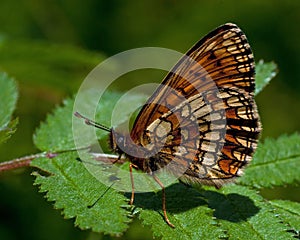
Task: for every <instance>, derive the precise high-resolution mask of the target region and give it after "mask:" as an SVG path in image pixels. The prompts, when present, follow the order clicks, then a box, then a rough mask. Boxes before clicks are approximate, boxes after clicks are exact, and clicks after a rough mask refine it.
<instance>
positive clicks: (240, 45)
mask: <svg viewBox="0 0 300 240" xmlns="http://www.w3.org/2000/svg"><path fill="white" fill-rule="evenodd" d="M211 79H212V81H211ZM215 86H217V87H227V88H230V87H236V88H238V89H242V90H244V92H245V94H247V95H251V96H252V95H253V92H254V87H255V83H254V59H253V54H252V51H251V49H250V46H249V44H248V41H247V39H246V36H245V35H244V33H243V32H242V31H241V29H240V28H239V27H237V26H236V25H235V24H231V23H228V24H225V25H223V26H220V27H219V28H217V29H215V30H214V31H212V32H211V33H209V34H208V35H207V36H205V37H204V38H203V39H201V40H200V41H199V42H197V43H196V44H195V45H194V46H193V47H192V48H191V49H190V50H189V51H188V52H187V53H186V55H185V56H184V57H182V58H181V59H180V60H179V61H178V63H177V64H176V65H175V66H174V67H173V69H172V70H171V71H170V72H169V73H168V74H167V76H166V77H165V79H164V80H163V82H162V83H161V85H160V87H159V88H158V89H157V90H156V91H155V93H154V94H153V95H152V96H151V97H150V98H149V100H148V101H147V102H146V104H145V105H144V107H143V108H142V110H141V111H140V113H139V115H138V117H137V118H136V121H135V123H134V125H133V129H132V131H131V138H132V139H133V140H134V141H135V142H137V143H138V142H139V141H140V138H141V135H142V134H143V132H144V130H145V129H146V128H147V126H149V124H151V123H152V122H153V121H155V120H156V119H158V118H159V117H160V116H161V115H162V114H164V113H165V112H167V111H169V110H171V109H173V108H174V107H176V106H177V105H179V104H180V103H181V102H183V101H184V100H185V99H187V98H189V97H191V96H193V95H195V94H198V93H199V92H204V91H207V90H209V89H211V88H213V87H215Z"/></svg>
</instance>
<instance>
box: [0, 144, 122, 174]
mask: <svg viewBox="0 0 300 240" xmlns="http://www.w3.org/2000/svg"><path fill="white" fill-rule="evenodd" d="M82 149H87V148H82ZM82 149H77V150H82ZM70 151H74V149H72V150H70ZM63 152H67V151H61V152H54V153H52V152H43V153H37V154H33V155H29V156H24V157H20V158H16V159H13V160H10V161H6V162H1V163H0V174H1V173H2V172H6V171H10V170H15V169H18V168H23V167H29V166H30V163H31V162H32V160H34V159H36V158H39V157H46V158H49V159H50V158H54V157H56V156H57V155H59V154H60V153H63ZM90 154H92V155H93V157H94V159H95V160H96V161H99V162H104V163H112V164H113V163H114V162H115V161H116V159H118V156H117V155H111V154H104V153H90ZM124 162H125V159H124V158H121V159H119V160H118V163H124Z"/></svg>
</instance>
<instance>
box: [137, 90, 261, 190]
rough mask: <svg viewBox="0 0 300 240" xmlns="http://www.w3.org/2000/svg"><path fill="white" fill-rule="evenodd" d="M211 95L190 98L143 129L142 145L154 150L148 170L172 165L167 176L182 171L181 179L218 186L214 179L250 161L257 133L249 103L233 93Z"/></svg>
mask: <svg viewBox="0 0 300 240" xmlns="http://www.w3.org/2000/svg"><path fill="white" fill-rule="evenodd" d="M211 95H213V92H212V91H208V92H207V93H205V94H202V95H201V94H198V95H195V96H193V97H191V98H189V99H188V100H187V101H185V102H183V103H181V104H180V105H178V106H177V107H175V108H174V109H172V110H171V111H169V112H167V113H165V114H164V115H162V116H161V117H160V118H159V119H157V120H156V121H154V122H153V123H152V124H151V125H149V127H148V128H147V134H148V136H149V139H150V140H149V142H144V143H142V144H143V145H145V146H146V147H148V148H150V149H152V148H155V147H158V148H159V149H158V150H159V152H158V154H157V155H156V156H155V157H154V158H155V159H153V166H152V170H153V171H155V170H158V169H160V168H162V167H164V166H165V165H167V164H168V163H170V162H171V161H172V163H173V164H174V165H173V168H171V169H170V170H171V171H172V172H173V173H175V174H176V171H182V168H185V170H184V171H182V173H183V172H184V175H183V176H182V178H181V179H182V180H184V181H186V180H187V181H189V182H202V183H206V184H215V185H218V183H216V182H214V180H217V179H222V181H225V180H226V179H230V178H232V177H235V176H238V175H239V174H240V173H241V168H242V167H243V166H244V165H245V164H247V163H248V162H249V161H250V160H251V156H252V154H253V151H254V150H255V148H256V143H257V138H258V135H259V132H260V125H259V117H258V114H257V110H256V105H255V103H254V102H253V101H252V100H251V99H250V98H248V97H246V96H245V94H244V93H242V92H241V91H240V90H239V91H238V90H237V89H219V99H217V98H216V99H215V100H212V98H211ZM208 99H210V101H208ZM220 99H221V101H220ZM195 106H198V107H195ZM213 109H214V110H213ZM161 143H164V145H163V146H162V147H161V146H160V144H161ZM147 144H149V145H147Z"/></svg>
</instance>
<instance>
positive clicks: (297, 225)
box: [270, 200, 300, 238]
mask: <svg viewBox="0 0 300 240" xmlns="http://www.w3.org/2000/svg"><path fill="white" fill-rule="evenodd" d="M270 203H271V205H272V206H273V207H274V212H275V213H277V214H278V217H279V218H280V219H281V220H282V222H283V223H285V224H286V225H287V226H288V227H289V228H290V229H289V231H290V232H292V233H294V234H295V236H294V237H295V238H299V237H300V221H299V219H300V203H297V202H291V201H287V200H286V201H285V200H272V201H270Z"/></svg>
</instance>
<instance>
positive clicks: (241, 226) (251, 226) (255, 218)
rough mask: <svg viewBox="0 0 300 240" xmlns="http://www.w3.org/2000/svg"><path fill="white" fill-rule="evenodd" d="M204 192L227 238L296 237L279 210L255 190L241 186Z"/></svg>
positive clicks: (228, 186)
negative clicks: (279, 216)
mask: <svg viewBox="0 0 300 240" xmlns="http://www.w3.org/2000/svg"><path fill="white" fill-rule="evenodd" d="M208 189H211V190H210V191H206V192H204V196H205V197H206V198H207V199H208V204H209V206H210V207H211V208H213V209H215V212H214V216H215V217H216V220H217V221H218V223H219V226H220V227H221V228H222V229H224V230H225V231H226V233H227V236H228V239H248V238H249V236H251V237H250V239H251V240H252V239H253V240H254V239H276V240H277V239H284V240H285V239H293V237H292V234H290V233H288V232H287V231H286V230H287V228H286V227H285V226H284V225H283V224H281V222H280V221H281V219H279V218H278V217H277V215H276V213H274V212H273V208H272V207H271V205H270V204H268V202H266V201H265V200H264V199H263V198H262V197H261V196H260V195H258V194H257V192H256V191H253V190H250V189H249V188H247V187H243V186H238V185H227V186H224V187H222V188H221V189H220V190H216V189H213V188H208Z"/></svg>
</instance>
